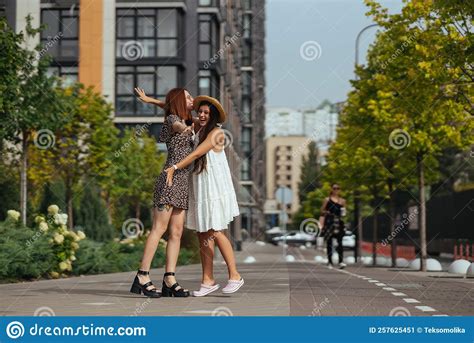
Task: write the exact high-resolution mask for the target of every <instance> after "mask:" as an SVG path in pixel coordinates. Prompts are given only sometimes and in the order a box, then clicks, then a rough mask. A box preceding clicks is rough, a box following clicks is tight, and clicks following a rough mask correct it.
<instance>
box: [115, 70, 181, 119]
mask: <svg viewBox="0 0 474 343" xmlns="http://www.w3.org/2000/svg"><path fill="white" fill-rule="evenodd" d="M115 69H116V83H115V94H116V100H115V108H116V114H117V116H134V115H135V116H154V115H157V114H161V113H162V110H161V109H160V108H159V107H158V106H154V105H150V104H145V103H143V102H141V101H140V100H138V99H137V98H136V96H135V95H134V93H133V88H134V87H135V86H137V85H138V86H139V87H141V88H143V89H144V90H145V93H146V94H147V95H149V96H151V97H153V98H158V99H164V98H165V97H166V93H167V92H168V91H169V90H170V89H171V88H174V87H177V85H178V68H177V67H176V66H164V67H158V66H116V67H115Z"/></svg>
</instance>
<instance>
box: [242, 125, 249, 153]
mask: <svg viewBox="0 0 474 343" xmlns="http://www.w3.org/2000/svg"><path fill="white" fill-rule="evenodd" d="M240 145H241V147H242V151H243V152H244V154H250V153H251V152H252V129H251V128H249V127H244V128H242V137H241V142H240Z"/></svg>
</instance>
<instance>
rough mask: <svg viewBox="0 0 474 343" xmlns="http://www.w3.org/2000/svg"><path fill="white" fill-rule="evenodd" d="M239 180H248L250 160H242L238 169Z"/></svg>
mask: <svg viewBox="0 0 474 343" xmlns="http://www.w3.org/2000/svg"><path fill="white" fill-rule="evenodd" d="M240 179H241V181H247V180H250V158H244V159H242V164H241V167H240Z"/></svg>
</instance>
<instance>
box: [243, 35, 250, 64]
mask: <svg viewBox="0 0 474 343" xmlns="http://www.w3.org/2000/svg"><path fill="white" fill-rule="evenodd" d="M242 65H243V66H251V65H252V47H251V46H250V44H249V43H248V42H246V41H244V42H243V44H242Z"/></svg>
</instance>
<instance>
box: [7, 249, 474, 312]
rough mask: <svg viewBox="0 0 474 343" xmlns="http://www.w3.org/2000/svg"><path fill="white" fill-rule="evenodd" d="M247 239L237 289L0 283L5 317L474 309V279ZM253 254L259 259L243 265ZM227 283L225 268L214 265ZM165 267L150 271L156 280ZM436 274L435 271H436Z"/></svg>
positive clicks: (192, 273) (186, 276)
mask: <svg viewBox="0 0 474 343" xmlns="http://www.w3.org/2000/svg"><path fill="white" fill-rule="evenodd" d="M286 254H291V255H292V256H294V257H295V261H294V262H287V260H286V258H285V256H284V254H283V248H281V247H275V246H272V245H268V244H267V245H265V246H262V245H259V244H255V243H249V244H246V245H245V246H244V251H242V252H239V253H238V255H237V260H238V262H239V270H240V273H241V274H242V275H243V276H244V278H245V281H246V283H245V285H244V287H243V288H242V289H241V291H239V292H238V293H236V294H234V295H223V294H220V293H219V294H216V295H212V296H208V297H205V298H193V297H189V298H185V299H175V298H160V299H147V298H143V297H140V296H136V295H133V294H131V293H129V288H130V284H131V282H132V280H133V277H134V274H135V273H134V272H127V273H116V274H104V275H93V276H83V277H74V278H69V279H61V280H44V281H37V282H25V283H19V284H18V283H17V284H4V285H0V303H1V307H0V315H3V316H5V315H7V316H13V315H34V314H35V313H36V314H37V315H47V314H54V315H123V316H133V315H149V316H153V315H164V316H166V315H186V316H195V315H197V316H199V315H201V316H202V315H250V316H253V315H269V316H287V315H292V316H294V315H296V316H311V315H313V316H332V315H347V316H372V315H390V314H392V315H411V316H423V315H424V316H426V315H429V316H431V315H450V316H454V315H474V290H473V285H474V280H473V279H462V278H453V277H444V276H445V274H442V273H439V274H436V273H423V274H420V273H419V272H411V271H406V270H390V269H388V268H372V267H366V266H362V265H351V266H349V267H347V268H346V269H345V270H342V271H341V270H338V269H328V268H327V267H326V266H323V265H320V264H316V263H315V262H314V256H315V254H316V251H315V250H312V249H311V250H310V249H306V250H301V249H298V248H289V249H288V250H287V252H286ZM250 256H252V257H253V258H255V260H256V261H255V262H254V263H244V261H245V260H247V261H248V260H249V259H250ZM215 272H216V278H217V280H218V281H219V282H221V283H225V281H226V275H227V273H226V269H225V265H223V263H222V261H221V260H218V261H216V264H215ZM162 273H163V270H162V269H157V270H152V275H153V276H154V280H155V283H156V284H159V280H160V275H162ZM200 273H201V269H200V265H191V266H183V267H180V268H179V270H178V277H179V281H180V282H181V283H182V284H183V285H184V286H186V287H188V288H190V289H197V288H198V287H199V283H200ZM434 276H436V277H434Z"/></svg>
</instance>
